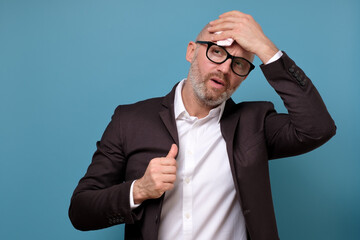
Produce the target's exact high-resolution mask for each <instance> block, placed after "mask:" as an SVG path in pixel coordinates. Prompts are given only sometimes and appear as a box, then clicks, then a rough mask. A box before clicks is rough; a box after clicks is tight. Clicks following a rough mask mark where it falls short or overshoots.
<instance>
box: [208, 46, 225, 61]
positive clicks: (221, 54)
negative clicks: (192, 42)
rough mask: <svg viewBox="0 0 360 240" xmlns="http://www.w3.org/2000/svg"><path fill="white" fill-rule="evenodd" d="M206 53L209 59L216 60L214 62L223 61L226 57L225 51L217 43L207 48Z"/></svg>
mask: <svg viewBox="0 0 360 240" xmlns="http://www.w3.org/2000/svg"><path fill="white" fill-rule="evenodd" d="M207 55H208V58H210V60H211V61H213V62H216V63H221V62H223V61H224V60H225V59H226V57H227V53H226V51H225V49H223V48H221V47H219V46H217V45H212V46H211V47H210V48H209V50H208V52H207Z"/></svg>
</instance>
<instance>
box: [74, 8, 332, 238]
mask: <svg viewBox="0 0 360 240" xmlns="http://www.w3.org/2000/svg"><path fill="white" fill-rule="evenodd" d="M232 41H233V42H232ZM219 45H226V46H219ZM254 55H257V56H258V57H259V58H260V59H261V61H262V62H263V64H262V65H261V69H262V71H263V73H264V75H265V77H266V79H267V80H268V82H269V83H270V85H271V86H272V87H273V88H274V89H275V90H276V91H277V93H278V94H279V95H280V96H281V98H282V99H283V101H284V103H285V106H286V107H287V109H288V114H277V113H276V112H275V110H274V108H273V105H272V104H271V103H269V102H247V103H240V104H235V103H234V102H233V101H232V100H231V99H229V98H230V96H231V95H232V93H233V92H234V91H235V90H236V89H237V87H238V86H239V85H240V84H241V82H242V81H244V80H245V78H246V77H247V75H248V74H249V73H250V71H251V70H252V69H253V65H252V63H251V62H252V60H253V58H254ZM186 59H187V61H189V62H190V63H191V67H190V71H189V74H188V77H187V79H186V80H183V81H181V82H180V83H179V84H177V85H176V86H175V87H174V88H173V90H172V91H171V92H170V93H169V94H168V95H167V96H165V97H163V98H154V99H149V100H146V101H142V102H138V103H135V104H132V105H126V106H124V105H123V106H119V107H118V108H117V109H116V110H115V113H114V115H113V117H112V121H111V122H110V124H109V125H108V127H107V129H106V130H105V132H104V135H103V136H102V139H101V141H100V142H98V143H97V151H96V152H95V154H94V157H93V160H92V163H91V165H90V166H89V168H88V171H87V173H86V175H85V176H84V177H83V178H82V179H81V180H80V182H79V185H78V186H77V188H76V189H75V191H74V194H73V197H72V200H71V205H70V209H69V216H70V219H71V221H72V223H73V225H74V226H75V227H76V228H77V229H80V230H92V229H99V228H105V227H109V226H113V225H116V224H120V223H126V226H125V238H126V239H252V240H257V239H279V238H278V232H277V227H276V222H275V215H274V209H273V204H272V198H271V190H270V180H269V171H268V160H269V159H275V158H281V157H287V156H293V155H297V154H301V153H304V152H307V151H310V150H312V149H314V148H316V147H318V146H320V145H321V144H323V143H325V142H326V141H327V140H328V139H330V138H331V137H332V136H333V135H334V134H335V131H336V127H335V125H334V122H333V120H332V119H331V117H330V115H329V114H328V112H327V110H326V107H325V105H324V103H323V101H322V99H321V97H320V95H319V94H318V92H317V90H316V89H315V87H314V85H313V84H312V82H311V81H310V79H308V78H307V76H306V75H305V74H304V72H303V71H302V70H301V69H300V68H299V67H298V66H297V65H296V64H295V63H294V62H293V61H292V60H291V59H290V58H289V57H288V56H287V55H286V54H285V53H284V52H281V51H279V50H278V49H277V48H276V46H275V45H274V44H273V43H272V42H271V41H270V40H269V39H268V38H267V37H266V36H265V35H264V33H263V31H262V30H261V27H260V26H259V25H258V24H257V23H256V22H255V20H254V19H253V18H252V17H251V16H249V15H247V14H244V13H241V12H238V11H231V12H228V13H224V14H222V15H221V16H220V17H219V19H217V20H215V21H212V22H210V23H209V24H208V25H207V26H206V27H205V28H204V29H203V30H202V31H201V32H200V34H199V36H198V37H197V39H196V42H190V43H189V45H188V48H187V53H186Z"/></svg>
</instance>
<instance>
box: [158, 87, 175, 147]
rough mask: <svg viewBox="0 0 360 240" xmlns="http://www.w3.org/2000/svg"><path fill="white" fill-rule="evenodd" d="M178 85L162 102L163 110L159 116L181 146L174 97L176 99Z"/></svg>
mask: <svg viewBox="0 0 360 240" xmlns="http://www.w3.org/2000/svg"><path fill="white" fill-rule="evenodd" d="M177 85H178V84H176V85H175V86H174V88H173V89H172V90H171V92H170V93H169V94H168V95H166V96H165V97H164V100H163V102H162V105H163V109H162V110H161V111H160V112H159V115H160V118H161V120H162V122H163V123H164V125H165V127H166V129H167V130H168V132H169V134H170V136H171V137H172V139H173V140H174V142H175V143H176V145H178V146H179V137H178V132H177V128H176V122H175V113H174V97H175V89H176V87H177Z"/></svg>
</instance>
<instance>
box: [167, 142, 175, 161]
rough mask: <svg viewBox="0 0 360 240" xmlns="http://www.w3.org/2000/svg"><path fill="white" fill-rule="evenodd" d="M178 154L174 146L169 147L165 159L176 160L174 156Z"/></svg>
mask: <svg viewBox="0 0 360 240" xmlns="http://www.w3.org/2000/svg"><path fill="white" fill-rule="evenodd" d="M177 153H178V147H177V146H176V144H173V145H171V148H170V151H169V153H168V154H167V156H166V157H167V158H168V157H169V158H176V155H177Z"/></svg>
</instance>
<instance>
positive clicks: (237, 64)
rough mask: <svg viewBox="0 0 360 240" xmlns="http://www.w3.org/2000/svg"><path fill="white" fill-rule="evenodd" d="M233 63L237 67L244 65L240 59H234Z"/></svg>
mask: <svg viewBox="0 0 360 240" xmlns="http://www.w3.org/2000/svg"><path fill="white" fill-rule="evenodd" d="M234 65H235V67H237V68H243V67H244V66H243V65H244V64H243V62H242V61H241V60H240V59H234Z"/></svg>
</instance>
